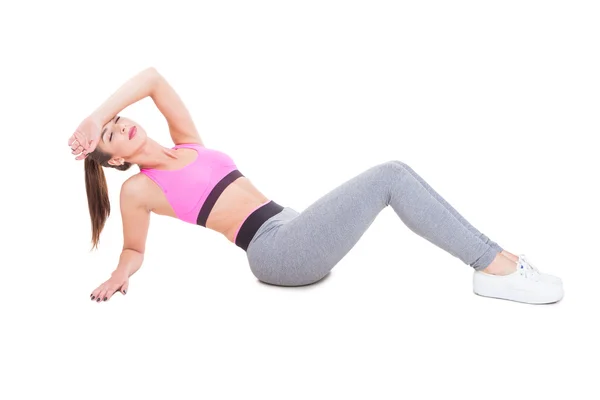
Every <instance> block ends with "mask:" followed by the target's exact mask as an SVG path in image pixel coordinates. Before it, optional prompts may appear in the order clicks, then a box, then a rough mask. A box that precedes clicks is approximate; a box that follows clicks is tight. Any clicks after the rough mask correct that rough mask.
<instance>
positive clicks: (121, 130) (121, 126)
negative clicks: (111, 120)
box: [116, 124, 127, 135]
mask: <svg viewBox="0 0 600 400" xmlns="http://www.w3.org/2000/svg"><path fill="white" fill-rule="evenodd" d="M116 128H117V129H118V132H119V133H121V134H122V135H126V134H127V126H125V124H117V125H116Z"/></svg>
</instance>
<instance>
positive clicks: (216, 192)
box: [196, 169, 244, 228]
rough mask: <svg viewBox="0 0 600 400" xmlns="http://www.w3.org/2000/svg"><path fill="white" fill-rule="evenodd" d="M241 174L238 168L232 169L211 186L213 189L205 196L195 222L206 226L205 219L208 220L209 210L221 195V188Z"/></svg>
mask: <svg viewBox="0 0 600 400" xmlns="http://www.w3.org/2000/svg"><path fill="white" fill-rule="evenodd" d="M242 176H244V174H242V173H241V172H240V171H239V170H237V169H234V170H233V171H231V172H230V173H228V174H227V175H225V177H224V178H223V179H221V180H220V181H219V183H217V185H216V186H215V187H214V188H213V190H211V192H210V194H209V195H208V197H207V198H206V201H205V202H204V204H202V208H201V209H200V212H199V213H198V218H196V224H198V225H202V226H203V227H205V228H206V220H208V216H209V215H210V212H211V210H212V209H213V207H214V205H215V203H216V202H217V200H218V199H219V196H221V193H223V190H225V188H226V187H227V186H229V185H230V184H231V183H232V182H233V181H235V180H236V179H237V178H240V177H242Z"/></svg>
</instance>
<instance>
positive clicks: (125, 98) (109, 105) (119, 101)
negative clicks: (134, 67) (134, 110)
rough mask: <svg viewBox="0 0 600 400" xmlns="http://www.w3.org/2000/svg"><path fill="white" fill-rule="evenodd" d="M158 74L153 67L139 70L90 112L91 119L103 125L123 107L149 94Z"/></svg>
mask: <svg viewBox="0 0 600 400" xmlns="http://www.w3.org/2000/svg"><path fill="white" fill-rule="evenodd" d="M159 76H160V75H159V74H158V71H157V70H156V69H155V68H154V67H149V68H146V69H145V70H143V71H141V72H139V73H138V74H136V75H135V76H133V77H132V78H130V79H129V80H128V81H127V82H125V83H124V84H123V85H121V87H119V88H118V89H117V91H116V92H114V93H113V94H112V95H110V97H109V98H108V99H106V100H105V101H104V103H102V104H101V105H100V106H99V107H98V108H97V109H96V110H94V112H93V113H92V114H91V117H92V119H93V120H94V121H95V122H96V123H98V124H99V126H104V125H105V124H106V123H107V122H108V121H110V120H111V119H112V118H113V117H114V116H115V115H117V114H118V113H120V112H121V111H122V110H123V109H125V108H127V107H128V106H130V105H132V104H134V103H136V102H138V101H140V100H142V99H143V98H145V97H148V96H150V94H151V93H152V91H153V90H154V85H155V84H156V82H157V81H158V78H159Z"/></svg>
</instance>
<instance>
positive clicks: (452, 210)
mask: <svg viewBox="0 0 600 400" xmlns="http://www.w3.org/2000/svg"><path fill="white" fill-rule="evenodd" d="M403 167H404V168H405V169H406V171H407V172H409V173H410V174H411V175H412V176H413V177H414V178H415V179H416V180H418V181H419V182H420V183H421V185H423V187H424V188H425V189H426V190H427V191H428V192H429V193H430V194H431V195H432V196H433V197H435V198H436V200H438V201H439V202H440V203H441V204H442V205H443V206H444V207H445V208H446V209H447V210H448V212H450V213H451V214H452V215H454V217H455V218H456V219H457V220H458V221H459V222H460V223H461V224H463V226H465V227H466V228H467V229H469V230H470V231H471V232H473V233H474V234H475V235H477V236H479V237H480V238H481V240H483V241H484V242H486V243H488V244H489V245H490V246H492V247H493V248H495V249H496V250H497V251H499V252H500V253H501V254H502V255H503V256H504V257H506V258H508V259H509V260H511V261H513V262H515V263H516V262H517V261H518V259H519V257H518V256H516V255H514V254H512V253H510V252H509V251H507V250H505V249H503V248H502V247H501V246H499V245H498V244H497V243H496V242H494V241H492V240H491V239H490V238H488V237H487V236H486V235H484V234H483V233H481V232H479V231H478V230H477V229H476V228H475V227H474V226H473V225H471V224H470V223H469V221H467V220H466V219H465V218H464V217H463V216H462V215H461V214H460V213H459V212H458V211H456V209H455V208H454V207H452V205H450V204H449V203H448V202H447V201H446V200H445V199H444V198H443V197H442V196H440V194H439V193H438V192H437V191H436V190H435V189H433V188H432V187H431V186H430V185H429V184H428V183H427V182H426V181H425V180H424V179H423V178H422V177H421V176H420V175H419V174H417V173H416V172H415V171H414V170H413V169H412V168H411V167H410V166H409V165H406V164H404V165H403ZM496 264H501V265H502V267H498V268H494V267H496ZM504 264H507V263H506V262H505V261H504V260H503V259H502V258H500V257H498V259H494V266H492V268H491V269H490V270H489V271H487V270H486V272H490V273H492V272H491V271H492V270H494V271H508V270H512V271H513V272H514V270H515V269H516V266H515V265H514V264H510V265H504ZM490 266H491V265H490ZM509 267H510V268H509Z"/></svg>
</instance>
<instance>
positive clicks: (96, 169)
mask: <svg viewBox="0 0 600 400" xmlns="http://www.w3.org/2000/svg"><path fill="white" fill-rule="evenodd" d="M84 162H85V190H86V192H87V200H88V208H89V210H90V218H91V220H92V250H93V249H94V247H95V248H96V249H97V248H98V241H99V240H100V233H101V232H102V229H103V228H104V223H105V222H106V219H107V218H108V216H109V215H110V201H109V198H108V187H107V186H106V177H105V176H104V171H103V170H102V166H101V165H100V164H99V163H98V162H97V161H96V160H94V159H93V158H91V157H89V156H88V157H86V158H85V160H84Z"/></svg>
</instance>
